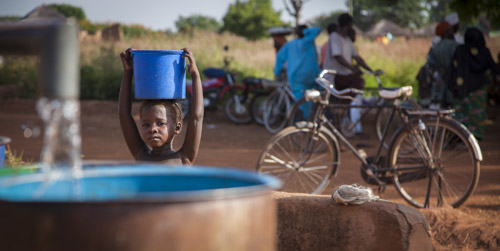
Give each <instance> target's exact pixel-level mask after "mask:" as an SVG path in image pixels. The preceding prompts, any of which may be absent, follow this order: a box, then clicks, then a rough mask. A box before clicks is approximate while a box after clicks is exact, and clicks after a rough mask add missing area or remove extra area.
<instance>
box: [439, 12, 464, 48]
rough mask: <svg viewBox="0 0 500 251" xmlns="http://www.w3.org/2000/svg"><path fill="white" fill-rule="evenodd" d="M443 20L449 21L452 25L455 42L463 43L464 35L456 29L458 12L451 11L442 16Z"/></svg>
mask: <svg viewBox="0 0 500 251" xmlns="http://www.w3.org/2000/svg"><path fill="white" fill-rule="evenodd" d="M444 21H446V22H447V23H449V24H450V25H451V26H452V27H453V31H454V33H455V34H454V37H455V42H457V43H458V44H464V43H465V41H464V37H463V36H462V34H461V33H460V32H459V31H458V30H459V29H460V20H459V19H458V14H457V13H456V12H452V13H450V14H448V15H446V17H445V18H444Z"/></svg>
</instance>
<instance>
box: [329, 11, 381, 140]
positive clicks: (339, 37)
mask: <svg viewBox="0 0 500 251" xmlns="http://www.w3.org/2000/svg"><path fill="white" fill-rule="evenodd" d="M338 25H339V27H338V29H337V32H333V33H332V34H331V35H330V38H329V40H328V48H327V52H326V57H325V62H324V66H323V68H324V69H333V70H336V71H337V74H336V75H335V78H334V79H333V77H332V76H329V77H330V79H329V80H330V81H333V83H335V88H336V89H338V90H343V89H346V88H356V89H363V87H364V86H365V81H364V79H363V78H362V77H361V74H362V71H361V70H360V69H359V68H358V67H355V66H353V65H352V64H351V61H352V59H354V60H355V61H356V62H357V64H358V65H359V66H361V67H363V68H365V69H366V70H368V71H370V72H371V71H372V69H371V68H370V67H369V66H368V65H367V64H366V63H365V61H364V60H363V58H362V57H361V56H360V55H359V54H358V52H357V51H356V49H355V48H354V45H353V43H352V40H351V38H349V36H348V31H349V30H350V29H352V25H353V18H352V16H351V15H349V14H347V13H344V14H341V15H340V16H339V18H338ZM351 104H352V105H360V104H361V96H358V97H356V98H355V99H354V101H352V102H351ZM359 110H360V109H359V108H352V109H351V121H355V120H357V119H359V117H360V111H359ZM355 133H356V134H360V135H362V127H361V123H358V124H357V125H356V127H355Z"/></svg>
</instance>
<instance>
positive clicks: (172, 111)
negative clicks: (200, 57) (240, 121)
mask: <svg viewBox="0 0 500 251" xmlns="http://www.w3.org/2000/svg"><path fill="white" fill-rule="evenodd" d="M136 52H138V51H136ZM166 52H168V51H166ZM174 52H175V51H174ZM178 52H179V55H181V54H182V56H180V57H179V59H181V60H180V61H182V64H181V63H178V66H180V68H181V69H184V64H183V62H184V60H185V58H187V59H188V60H189V67H188V72H189V74H191V77H192V80H193V98H192V104H191V107H190V111H189V114H190V116H189V121H188V125H187V126H188V128H187V131H186V137H185V140H184V144H183V145H182V147H181V148H180V149H179V150H178V151H174V150H173V149H172V140H173V138H174V136H175V135H177V134H179V133H180V131H181V127H182V111H181V109H180V106H179V104H178V103H176V102H175V99H174V98H179V97H178V96H176V95H174V96H173V97H167V98H168V99H166V97H165V95H164V94H162V95H163V96H162V95H158V97H155V98H154V99H146V100H144V101H143V103H142V104H141V107H140V124H139V126H140V128H139V129H138V128H137V126H136V124H135V121H134V119H133V117H132V115H131V110H132V93H131V92H132V91H131V89H132V77H133V75H134V63H133V54H134V50H133V49H131V48H129V49H127V50H126V51H124V52H122V53H121V54H120V57H121V60H122V64H123V80H122V84H121V88H120V97H119V116H120V125H121V128H122V132H123V136H124V137H125V141H126V142H127V146H128V149H129V150H130V153H132V156H134V158H135V159H136V160H142V161H159V162H162V163H165V164H169V165H183V164H184V165H192V164H193V163H194V161H195V159H196V156H197V155H198V149H199V147H200V141H201V129H202V124H203V112H204V111H203V92H202V89H201V80H200V73H199V72H198V69H197V67H196V62H195V59H194V56H193V54H192V53H191V51H190V50H189V49H187V48H184V49H182V51H178ZM177 61H179V60H177ZM177 61H176V62H177ZM136 63H137V62H136ZM135 66H136V68H138V67H137V64H136V65H135ZM141 67H143V66H141ZM146 67H150V66H146ZM162 67H163V66H162ZM165 67H169V66H168V65H165ZM174 70H177V71H176V74H167V77H168V78H172V77H174V78H176V79H181V80H182V78H179V76H171V75H179V70H178V69H174ZM167 71H168V70H167ZM137 74H138V73H136V75H137ZM182 76H183V77H184V82H182V81H174V82H176V85H179V83H181V82H182V83H183V84H185V75H184V72H182ZM167 80H169V79H167ZM170 80H171V79H170ZM135 81H136V86H137V85H138V83H137V82H138V79H137V76H136V78H135ZM154 84H155V85H158V83H154ZM162 84H163V83H162ZM168 87H170V88H175V87H177V88H176V89H181V88H184V90H181V91H182V93H183V94H184V95H185V86H173V85H171V86H168ZM168 91H171V90H167V92H168ZM136 98H143V97H138V91H137V88H136Z"/></svg>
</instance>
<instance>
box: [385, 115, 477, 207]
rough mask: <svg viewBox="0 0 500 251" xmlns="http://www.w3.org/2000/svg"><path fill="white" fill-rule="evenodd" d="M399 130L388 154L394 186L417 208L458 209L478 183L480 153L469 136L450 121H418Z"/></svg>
mask: <svg viewBox="0 0 500 251" xmlns="http://www.w3.org/2000/svg"><path fill="white" fill-rule="evenodd" d="M421 120H422V123H419V122H418V121H414V122H411V123H410V128H411V130H410V131H408V130H404V129H400V130H399V131H398V132H397V135H396V136H395V138H394V140H393V142H392V143H391V147H390V151H389V165H390V167H391V168H392V169H393V172H394V173H393V175H394V177H393V180H394V185H395V186H396V189H397V190H398V192H399V193H400V194H401V196H403V198H404V199H405V200H406V201H407V202H408V203H410V204H411V205H413V206H415V207H419V208H423V207H440V206H444V205H451V206H452V207H458V206H460V205H461V204H462V203H464V202H465V200H467V198H468V197H469V196H470V194H471V193H472V191H474V189H475V187H476V185H477V182H478V180H479V162H480V159H481V157H480V156H477V155H476V154H478V155H480V154H481V153H480V152H481V150H480V149H479V146H478V145H477V142H476V141H475V138H474V137H472V135H471V133H470V132H469V131H467V129H465V127H463V126H462V125H461V124H460V123H458V122H457V121H455V120H453V119H445V118H440V119H439V121H437V120H436V118H425V119H421Z"/></svg>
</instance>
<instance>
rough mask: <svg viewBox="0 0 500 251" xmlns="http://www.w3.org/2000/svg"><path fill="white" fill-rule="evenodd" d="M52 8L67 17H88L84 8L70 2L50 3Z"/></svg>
mask: <svg viewBox="0 0 500 251" xmlns="http://www.w3.org/2000/svg"><path fill="white" fill-rule="evenodd" d="M49 6H50V7H51V8H53V9H55V10H57V11H59V12H60V13H61V14H63V15H64V16H65V17H73V18H75V19H76V20H78V21H81V20H84V19H86V18H87V16H85V12H84V11H83V9H82V8H80V7H76V6H73V5H70V4H51V5H49Z"/></svg>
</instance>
